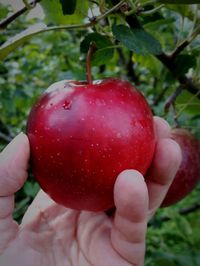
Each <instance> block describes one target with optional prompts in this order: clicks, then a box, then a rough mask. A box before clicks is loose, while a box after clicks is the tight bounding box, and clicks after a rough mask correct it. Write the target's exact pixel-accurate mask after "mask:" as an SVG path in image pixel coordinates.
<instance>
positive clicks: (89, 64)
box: [86, 42, 96, 84]
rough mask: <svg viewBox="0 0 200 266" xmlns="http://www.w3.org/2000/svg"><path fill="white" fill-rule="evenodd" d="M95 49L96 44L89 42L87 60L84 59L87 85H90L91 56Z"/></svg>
mask: <svg viewBox="0 0 200 266" xmlns="http://www.w3.org/2000/svg"><path fill="white" fill-rule="evenodd" d="M95 48H96V43H95V42H91V43H90V47H89V51H88V54H87V59H86V76H87V82H88V84H92V73H91V61H92V56H93V54H94V51H95Z"/></svg>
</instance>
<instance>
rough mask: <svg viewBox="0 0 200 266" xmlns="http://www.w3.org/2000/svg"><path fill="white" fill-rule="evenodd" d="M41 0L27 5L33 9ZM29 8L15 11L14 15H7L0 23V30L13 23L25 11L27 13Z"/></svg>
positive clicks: (25, 7)
mask: <svg viewBox="0 0 200 266" xmlns="http://www.w3.org/2000/svg"><path fill="white" fill-rule="evenodd" d="M40 1H41V0H35V1H32V2H30V3H29V5H30V6H31V7H32V8H34V7H35V5H36V4H37V3H39V2H40ZM28 10H29V8H28V7H27V6H24V7H23V8H22V9H20V10H18V11H16V12H15V13H13V14H11V15H9V16H8V17H7V18H5V19H3V20H2V21H0V30H5V29H6V28H7V26H8V25H9V24H10V23H11V22H13V21H14V20H15V19H17V18H18V17H19V16H21V15H22V14H24V13H25V12H26V11H28Z"/></svg>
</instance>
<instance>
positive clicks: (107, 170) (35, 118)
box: [27, 79, 155, 211]
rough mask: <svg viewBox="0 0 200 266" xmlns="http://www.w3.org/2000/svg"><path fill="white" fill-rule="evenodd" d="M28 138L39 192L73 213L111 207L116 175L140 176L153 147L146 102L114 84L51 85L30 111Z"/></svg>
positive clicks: (120, 84)
mask: <svg viewBox="0 0 200 266" xmlns="http://www.w3.org/2000/svg"><path fill="white" fill-rule="evenodd" d="M27 134H28V137H29V140H30V145H31V163H32V170H33V174H34V176H35V178H36V179H37V180H38V181H39V183H40V185H41V187H42V189H43V190H44V191H45V192H47V193H48V194H49V195H50V197H51V198H52V199H53V200H55V201H56V202H57V203H59V204H62V205H64V206H66V207H70V208H73V209H77V210H90V211H102V210H107V209H109V208H110V207H112V206H113V204H114V203H113V186H114V183H115V180H116V177H117V175H118V174H119V173H120V172H121V171H123V170H125V169H136V170H138V171H140V172H141V173H142V174H145V173H146V171H147V169H148V167H149V165H150V163H151V160H152V157H153V153H154V147H155V136H154V128H153V120H152V113H151V110H150V108H149V106H148V104H147V102H146V100H145V98H144V97H143V96H142V94H141V93H140V92H138V91H137V90H136V88H134V87H133V86H132V85H131V84H130V83H128V82H127V81H122V80H119V79H107V80H104V81H98V82H93V83H92V84H88V83H86V82H75V81H60V82H57V83H55V84H53V85H52V86H50V87H49V88H48V89H47V90H46V91H45V93H44V94H43V95H42V96H41V98H40V99H39V100H38V102H37V103H36V104H35V105H34V107H33V109H32V111H31V113H30V116H29V119H28V125H27Z"/></svg>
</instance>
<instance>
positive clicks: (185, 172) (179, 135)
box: [162, 128, 200, 207]
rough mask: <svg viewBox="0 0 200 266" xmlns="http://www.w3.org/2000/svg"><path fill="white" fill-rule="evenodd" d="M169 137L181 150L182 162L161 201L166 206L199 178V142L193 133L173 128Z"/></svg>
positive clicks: (188, 190)
mask: <svg viewBox="0 0 200 266" xmlns="http://www.w3.org/2000/svg"><path fill="white" fill-rule="evenodd" d="M171 138H172V139H173V140H175V141H176V142H177V143H178V144H179V145H180V148H181V151H182V162H181V165H180V167H179V170H178V172H177V174H176V176H175V178H174V181H173V182H172V184H171V186H170V188H169V190H168V193H167V195H166V197H165V199H164V201H163V203H162V207H167V206H170V205H172V204H175V203H177V202H178V201H180V200H182V199H183V198H184V197H186V196H187V195H188V194H189V193H190V192H191V191H192V190H193V189H194V187H195V186H196V185H197V182H198V180H200V143H199V141H198V140H197V139H196V137H195V136H194V135H192V134H191V133H190V132H189V131H187V130H184V129H180V128H177V129H173V130H172V134H171Z"/></svg>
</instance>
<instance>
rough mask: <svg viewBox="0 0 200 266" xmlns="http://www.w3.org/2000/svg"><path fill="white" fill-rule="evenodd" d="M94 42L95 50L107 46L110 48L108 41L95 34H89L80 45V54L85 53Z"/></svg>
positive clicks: (102, 36) (104, 37)
mask: <svg viewBox="0 0 200 266" xmlns="http://www.w3.org/2000/svg"><path fill="white" fill-rule="evenodd" d="M91 42H95V44H96V47H97V49H101V48H105V47H107V46H111V45H112V43H111V42H110V40H109V39H108V38H107V37H106V36H104V35H101V34H99V33H97V32H93V33H89V34H88V35H86V36H85V38H84V39H83V41H82V42H81V44H80V50H81V52H82V53H87V52H88V49H89V46H90V43H91Z"/></svg>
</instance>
